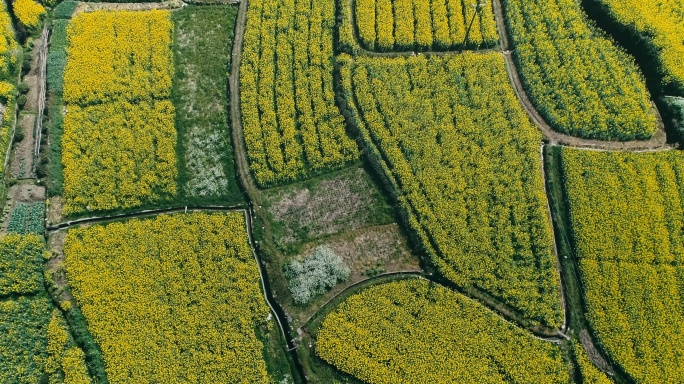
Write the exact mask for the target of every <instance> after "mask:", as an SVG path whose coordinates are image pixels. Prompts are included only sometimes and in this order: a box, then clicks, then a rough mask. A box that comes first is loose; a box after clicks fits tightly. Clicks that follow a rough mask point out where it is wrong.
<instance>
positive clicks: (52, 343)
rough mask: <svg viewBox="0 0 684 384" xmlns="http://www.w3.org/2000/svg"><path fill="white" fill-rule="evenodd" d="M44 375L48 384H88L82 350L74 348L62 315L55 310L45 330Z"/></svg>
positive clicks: (88, 378) (88, 379)
mask: <svg viewBox="0 0 684 384" xmlns="http://www.w3.org/2000/svg"><path fill="white" fill-rule="evenodd" d="M47 336H48V343H47V359H46V360H45V373H46V374H47V375H48V380H49V381H48V382H49V384H89V383H90V382H91V381H90V377H89V376H88V368H87V367H86V363H85V354H84V353H83V350H81V348H79V347H78V346H76V344H75V342H74V340H73V337H72V336H71V334H69V327H68V325H67V323H66V320H64V317H63V316H62V313H61V312H60V311H59V310H58V309H55V310H53V311H52V317H51V318H50V322H49V323H48V328H47Z"/></svg>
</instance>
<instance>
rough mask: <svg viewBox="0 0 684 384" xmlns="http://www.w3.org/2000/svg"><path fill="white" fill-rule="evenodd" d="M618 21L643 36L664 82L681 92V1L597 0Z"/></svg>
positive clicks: (683, 55) (683, 58)
mask: <svg viewBox="0 0 684 384" xmlns="http://www.w3.org/2000/svg"><path fill="white" fill-rule="evenodd" d="M600 2H601V3H602V4H604V5H605V6H606V8H607V9H608V11H609V12H610V13H611V14H612V15H613V17H614V18H615V19H616V20H617V21H618V22H619V23H621V24H623V25H625V26H627V27H628V28H631V29H633V30H634V31H636V32H638V33H640V34H642V35H643V36H645V37H646V38H647V39H648V41H650V43H651V44H653V47H654V48H655V49H656V52H657V54H658V58H659V59H660V67H661V71H662V72H663V75H664V79H663V81H664V84H663V85H665V86H668V85H670V84H672V85H674V86H675V87H676V89H678V92H679V93H680V94H681V95H684V38H683V36H684V1H682V0H659V1H641V0H600Z"/></svg>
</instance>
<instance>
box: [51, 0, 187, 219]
mask: <svg viewBox="0 0 684 384" xmlns="http://www.w3.org/2000/svg"><path fill="white" fill-rule="evenodd" d="M172 30H173V24H172V23H171V19H170V14H169V12H168V11H145V12H126V11H124V12H93V13H83V14H80V15H78V16H76V17H75V18H74V19H73V20H72V22H71V24H70V25H69V28H68V38H69V47H68V51H67V54H68V56H67V65H66V69H65V74H64V100H65V103H66V116H65V118H64V136H63V139H62V140H63V152H62V164H63V165H64V198H65V204H64V213H65V214H74V213H80V212H84V211H91V210H98V211H104V210H113V209H126V208H133V207H137V206H140V205H143V204H154V203H158V202H161V201H164V200H168V199H169V198H171V197H173V196H175V195H176V187H177V169H176V157H175V146H176V130H175V127H174V108H173V105H172V104H171V102H170V101H168V98H169V95H170V88H171V78H172V74H173V57H172V53H171V43H172V35H171V32H172Z"/></svg>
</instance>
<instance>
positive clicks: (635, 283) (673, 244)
mask: <svg viewBox="0 0 684 384" xmlns="http://www.w3.org/2000/svg"><path fill="white" fill-rule="evenodd" d="M562 161H563V170H564V175H565V184H566V189H567V196H568V200H569V206H570V217H571V222H572V231H573V234H574V239H575V249H576V254H577V258H578V262H579V268H580V272H581V279H582V282H583V285H584V294H585V300H586V306H587V319H588V320H589V322H590V324H591V326H592V328H593V329H594V330H595V333H596V337H597V339H598V341H599V342H600V343H601V344H602V345H603V346H604V349H605V350H606V352H607V353H608V354H609V355H610V357H611V358H612V360H613V361H615V362H617V363H618V364H619V365H620V366H621V367H622V368H623V369H624V371H625V372H627V374H629V375H630V376H631V377H632V378H633V379H634V381H635V382H637V383H676V382H682V381H684V371H682V369H681V367H682V366H684V334H682V332H681V327H680V325H681V324H682V323H684V310H683V309H682V300H684V297H682V291H681V288H682V286H683V285H682V284H683V281H684V267H682V261H683V257H684V236H682V223H683V222H684V154H682V153H681V152H679V151H668V152H659V153H623V152H594V151H581V150H573V149H563V151H562Z"/></svg>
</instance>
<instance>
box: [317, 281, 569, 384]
mask: <svg viewBox="0 0 684 384" xmlns="http://www.w3.org/2000/svg"><path fill="white" fill-rule="evenodd" d="M316 352H317V353H318V355H319V356H321V357H322V358H323V359H324V360H326V361H328V362H329V363H331V364H333V365H334V366H336V367H337V368H339V369H340V370H342V371H344V372H347V373H349V374H351V375H353V376H355V377H357V378H359V379H361V380H363V382H366V383H373V384H395V383H455V384H457V383H463V384H470V383H478V384H489V383H493V384H501V383H535V384H557V383H567V382H569V379H570V378H569V371H568V367H567V366H566V364H565V362H564V361H563V352H562V351H561V349H560V348H559V347H558V346H557V345H555V344H553V343H551V342H548V341H542V340H538V339H535V338H533V337H532V335H531V334H529V333H528V332H527V331H523V330H522V329H520V328H517V327H516V326H514V325H512V324H511V323H508V322H506V321H505V320H504V319H502V318H501V317H499V316H498V315H496V314H495V313H494V312H492V311H490V310H489V309H487V308H485V307H484V306H482V305H481V304H480V303H478V302H476V301H474V300H472V299H470V298H468V297H466V296H463V295H461V294H459V293H456V292H454V291H451V290H449V289H447V288H444V287H442V286H439V285H433V284H432V283H430V282H428V281H425V280H419V279H412V280H404V281H399V282H393V283H387V284H383V285H377V286H373V287H371V288H368V289H366V290H364V291H362V292H361V293H358V294H356V295H353V296H351V297H349V298H348V299H347V300H346V301H344V302H343V303H342V304H341V305H340V306H339V307H338V308H337V309H336V310H335V311H334V312H332V313H331V314H330V315H328V316H327V317H326V318H325V320H324V321H323V324H322V326H321V330H320V331H319V332H318V335H317V343H316Z"/></svg>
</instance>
